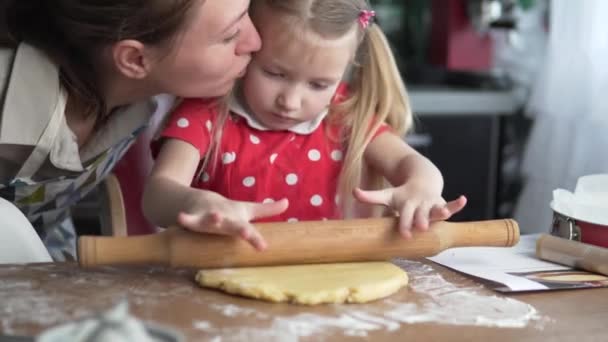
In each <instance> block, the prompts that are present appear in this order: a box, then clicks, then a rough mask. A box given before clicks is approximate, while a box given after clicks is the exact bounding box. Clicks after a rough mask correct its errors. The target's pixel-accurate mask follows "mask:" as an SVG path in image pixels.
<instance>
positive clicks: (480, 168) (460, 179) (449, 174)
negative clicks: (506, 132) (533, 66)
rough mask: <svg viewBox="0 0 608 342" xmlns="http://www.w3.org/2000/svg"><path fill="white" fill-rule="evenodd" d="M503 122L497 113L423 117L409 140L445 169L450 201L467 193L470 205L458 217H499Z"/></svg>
mask: <svg viewBox="0 0 608 342" xmlns="http://www.w3.org/2000/svg"><path fill="white" fill-rule="evenodd" d="M499 124H500V117H499V116H497V115H487V116H480V115H441V114H437V115H433V116H422V117H419V118H418V119H417V122H416V129H415V133H414V134H413V135H410V136H409V137H408V138H407V139H406V140H407V141H408V142H409V143H410V144H411V145H413V147H415V148H416V149H417V150H418V151H419V152H420V153H422V154H423V155H425V156H426V157H427V158H429V159H430V160H431V161H432V162H433V163H434V164H435V165H436V166H437V167H438V168H439V170H441V173H442V174H443V177H444V181H445V186H444V193H443V195H444V198H445V199H446V200H448V201H449V200H452V199H455V198H457V197H458V196H460V195H465V196H467V199H468V204H467V206H466V207H465V209H464V210H463V211H462V212H461V213H459V214H458V215H457V216H456V217H454V220H458V221H469V220H483V219H491V218H494V217H495V214H496V194H497V177H498V156H499Z"/></svg>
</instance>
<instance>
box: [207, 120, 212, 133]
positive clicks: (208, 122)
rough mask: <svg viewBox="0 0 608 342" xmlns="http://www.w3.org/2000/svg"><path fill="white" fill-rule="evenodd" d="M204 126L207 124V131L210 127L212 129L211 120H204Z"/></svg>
mask: <svg viewBox="0 0 608 342" xmlns="http://www.w3.org/2000/svg"><path fill="white" fill-rule="evenodd" d="M205 126H207V130H208V131H209V132H211V129H213V124H212V123H211V120H207V122H205Z"/></svg>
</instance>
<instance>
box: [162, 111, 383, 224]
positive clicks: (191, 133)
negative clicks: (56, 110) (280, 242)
mask: <svg viewBox="0 0 608 342" xmlns="http://www.w3.org/2000/svg"><path fill="white" fill-rule="evenodd" d="M217 116H218V111H217V108H216V106H215V105H214V104H212V103H209V102H208V101H204V100H200V99H186V100H184V101H183V102H182V103H181V104H180V105H179V106H178V107H177V108H176V109H175V111H174V112H173V113H172V114H171V117H170V119H169V121H168V123H167V125H166V126H165V128H164V130H163V131H162V133H161V138H173V139H179V140H182V141H185V142H188V143H190V144H192V146H194V147H195V148H196V149H198V151H199V152H200V154H201V163H202V159H203V158H204V156H205V155H206V153H207V152H208V148H209V143H210V139H211V135H212V129H213V127H214V125H215V124H216V119H217ZM332 129H333V131H332V132H333V133H337V130H336V128H335V127H333V128H332V127H328V124H327V120H320V122H319V123H318V126H317V127H316V128H315V129H314V130H312V131H311V132H307V134H299V133H296V132H292V131H272V130H261V129H257V128H254V127H252V126H251V124H250V122H249V121H248V120H247V119H246V118H244V117H243V116H240V115H237V114H234V113H232V114H231V115H230V116H229V118H228V119H227V120H225V123H224V127H223V133H222V139H221V143H220V149H219V158H218V160H217V162H216V164H215V167H210V166H207V167H206V170H203V172H202V173H201V176H200V177H199V178H198V179H194V180H193V182H192V186H194V187H196V188H200V189H205V190H210V191H214V192H217V193H219V194H221V195H223V196H224V197H226V198H229V199H233V200H239V201H250V202H271V201H277V200H280V199H282V198H287V199H288V200H289V207H288V209H287V210H286V211H285V212H284V213H282V214H281V215H280V216H275V217H270V218H265V219H261V220H259V221H288V222H295V221H307V220H323V219H339V218H341V214H340V210H339V206H338V205H337V198H336V197H337V196H336V190H337V182H338V176H339V175H340V170H341V168H342V159H343V156H344V154H345V150H344V148H343V146H341V144H340V143H339V142H338V141H335V140H336V139H332V138H330V135H331V136H337V135H336V134H328V132H329V131H330V130H332ZM387 129H388V126H383V127H382V128H381V130H380V131H378V132H376V136H377V135H378V134H380V133H381V131H384V130H387Z"/></svg>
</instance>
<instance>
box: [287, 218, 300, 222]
mask: <svg viewBox="0 0 608 342" xmlns="http://www.w3.org/2000/svg"><path fill="white" fill-rule="evenodd" d="M287 222H289V223H295V222H298V219H297V218H295V217H292V218H290V219H287Z"/></svg>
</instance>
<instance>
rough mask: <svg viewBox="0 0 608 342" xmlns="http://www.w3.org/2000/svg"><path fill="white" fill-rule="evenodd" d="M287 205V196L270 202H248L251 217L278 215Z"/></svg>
mask: <svg viewBox="0 0 608 342" xmlns="http://www.w3.org/2000/svg"><path fill="white" fill-rule="evenodd" d="M288 207H289V201H288V200H287V198H283V199H282V200H280V201H276V202H270V203H249V212H250V215H251V219H259V218H264V217H271V216H276V215H280V214H281V213H283V212H284V211H285V210H287V208H288Z"/></svg>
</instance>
